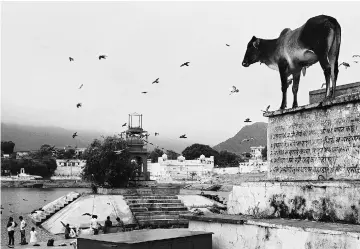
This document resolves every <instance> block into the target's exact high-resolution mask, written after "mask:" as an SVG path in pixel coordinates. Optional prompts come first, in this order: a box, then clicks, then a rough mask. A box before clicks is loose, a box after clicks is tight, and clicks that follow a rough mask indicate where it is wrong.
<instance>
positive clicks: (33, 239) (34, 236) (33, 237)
mask: <svg viewBox="0 0 360 249" xmlns="http://www.w3.org/2000/svg"><path fill="white" fill-rule="evenodd" d="M30 244H33V245H37V232H36V231H35V227H33V228H31V231H30Z"/></svg>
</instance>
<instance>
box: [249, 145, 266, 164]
mask: <svg viewBox="0 0 360 249" xmlns="http://www.w3.org/2000/svg"><path fill="white" fill-rule="evenodd" d="M263 149H265V147H264V146H257V147H250V150H251V152H250V154H251V160H261V161H262V159H263V158H262V151H263Z"/></svg>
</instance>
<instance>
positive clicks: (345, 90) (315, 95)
mask: <svg viewBox="0 0 360 249" xmlns="http://www.w3.org/2000/svg"><path fill="white" fill-rule="evenodd" d="M325 91H326V88H323V89H319V90H314V91H310V92H309V100H310V101H309V103H310V104H314V103H320V102H321V101H323V100H324V97H325V93H326V92H325ZM353 92H360V82H355V83H350V84H345V85H340V86H336V90H335V96H336V97H338V96H341V95H347V94H351V93H353Z"/></svg>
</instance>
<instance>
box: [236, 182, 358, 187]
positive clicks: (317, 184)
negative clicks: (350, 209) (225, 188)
mask: <svg viewBox="0 0 360 249" xmlns="http://www.w3.org/2000/svg"><path fill="white" fill-rule="evenodd" d="M264 184H272V185H279V186H295V185H297V186H308V185H311V186H314V187H319V188H321V187H323V186H326V187H336V188H344V187H345V188H353V187H354V186H355V187H360V180H334V181H317V180H293V181H290V180H286V181H285V180H284V181H280V180H279V181H277V180H262V181H248V182H242V183H239V184H236V185H233V187H234V186H248V185H260V186H264Z"/></svg>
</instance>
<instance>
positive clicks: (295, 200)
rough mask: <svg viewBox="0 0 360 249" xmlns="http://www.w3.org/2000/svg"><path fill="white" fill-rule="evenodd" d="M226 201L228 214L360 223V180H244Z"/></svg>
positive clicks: (234, 188)
mask: <svg viewBox="0 0 360 249" xmlns="http://www.w3.org/2000/svg"><path fill="white" fill-rule="evenodd" d="M227 205H228V214H243V215H252V216H254V217H257V218H275V217H279V218H290V219H303V220H305V219H308V220H315V221H325V222H341V223H348V224H360V181H331V182H330V181H328V182H311V181H288V182H274V181H263V182H244V183H241V184H240V185H238V186H234V187H233V190H232V192H231V193H230V195H229V201H228V203H227Z"/></svg>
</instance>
